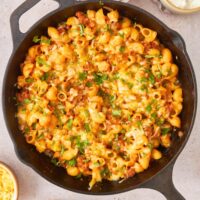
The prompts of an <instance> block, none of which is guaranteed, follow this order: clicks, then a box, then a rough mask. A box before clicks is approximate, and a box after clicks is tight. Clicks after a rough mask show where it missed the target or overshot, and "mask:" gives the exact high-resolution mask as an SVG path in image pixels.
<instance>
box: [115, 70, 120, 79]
mask: <svg viewBox="0 0 200 200" xmlns="http://www.w3.org/2000/svg"><path fill="white" fill-rule="evenodd" d="M119 78H120V75H119V73H117V72H116V73H114V74H113V79H114V80H117V79H119Z"/></svg>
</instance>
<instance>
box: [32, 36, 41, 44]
mask: <svg viewBox="0 0 200 200" xmlns="http://www.w3.org/2000/svg"><path fill="white" fill-rule="evenodd" d="M33 42H35V43H38V42H40V38H39V37H38V35H35V36H34V37H33Z"/></svg>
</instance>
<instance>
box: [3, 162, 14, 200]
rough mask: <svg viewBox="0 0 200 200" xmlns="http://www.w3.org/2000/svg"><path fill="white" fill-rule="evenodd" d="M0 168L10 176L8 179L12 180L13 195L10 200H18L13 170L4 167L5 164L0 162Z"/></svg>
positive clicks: (6, 166)
mask: <svg viewBox="0 0 200 200" xmlns="http://www.w3.org/2000/svg"><path fill="white" fill-rule="evenodd" d="M0 168H2V169H3V170H5V171H6V172H8V174H9V175H10V178H11V179H12V181H13V184H14V195H13V199H12V200H17V199H18V182H17V178H16V176H15V174H14V172H13V170H12V169H11V168H10V167H9V166H8V165H6V164H5V163H3V162H1V161H0Z"/></svg>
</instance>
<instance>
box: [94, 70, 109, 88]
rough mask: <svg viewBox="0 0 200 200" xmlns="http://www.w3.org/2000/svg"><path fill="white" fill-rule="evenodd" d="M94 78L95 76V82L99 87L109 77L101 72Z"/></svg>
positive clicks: (95, 74)
mask: <svg viewBox="0 0 200 200" xmlns="http://www.w3.org/2000/svg"><path fill="white" fill-rule="evenodd" d="M93 76H94V82H95V83H96V84H97V85H101V84H102V83H103V82H104V81H105V80H107V79H108V75H106V74H102V73H100V72H98V73H94V74H93Z"/></svg>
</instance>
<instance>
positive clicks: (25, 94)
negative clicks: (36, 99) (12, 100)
mask: <svg viewBox="0 0 200 200" xmlns="http://www.w3.org/2000/svg"><path fill="white" fill-rule="evenodd" d="M28 98H29V91H28V90H24V91H21V92H19V93H17V100H18V101H19V102H22V101H24V99H28Z"/></svg>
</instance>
